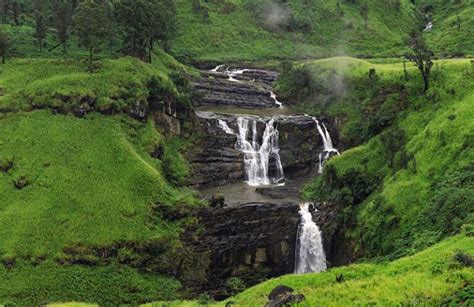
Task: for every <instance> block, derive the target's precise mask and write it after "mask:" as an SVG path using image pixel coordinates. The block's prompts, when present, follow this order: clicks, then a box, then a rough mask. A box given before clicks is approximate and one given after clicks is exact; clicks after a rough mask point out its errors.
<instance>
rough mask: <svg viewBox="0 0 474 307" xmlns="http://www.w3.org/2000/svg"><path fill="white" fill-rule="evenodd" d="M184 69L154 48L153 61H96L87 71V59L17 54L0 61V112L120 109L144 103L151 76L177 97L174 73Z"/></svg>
mask: <svg viewBox="0 0 474 307" xmlns="http://www.w3.org/2000/svg"><path fill="white" fill-rule="evenodd" d="M183 72H185V68H184V67H183V66H182V65H181V64H179V63H178V62H176V61H175V60H174V59H173V58H172V57H170V56H169V55H167V54H165V53H163V52H161V51H159V50H157V51H156V54H155V57H154V61H153V62H152V64H145V63H144V62H142V61H140V60H138V59H136V58H132V57H123V58H120V59H115V60H112V59H107V60H103V61H100V62H96V64H95V71H94V72H93V73H89V72H88V69H87V63H86V62H80V61H77V60H72V59H69V60H68V59H15V60H11V61H7V64H6V65H1V66H0V87H1V89H2V92H1V94H2V95H1V97H0V111H1V110H7V111H18V110H31V109H35V108H45V107H48V108H56V109H59V110H65V111H67V110H70V109H72V108H74V107H78V106H80V105H81V104H93V106H94V107H95V108H96V109H97V110H98V111H105V110H110V111H113V112H121V111H123V110H126V109H127V108H128V107H130V106H134V105H136V103H140V104H142V105H147V98H148V95H149V88H148V82H149V81H150V80H151V79H152V78H154V79H155V80H156V81H157V83H159V84H161V87H162V88H163V90H164V91H165V90H166V91H169V92H170V95H174V96H177V99H179V98H180V97H179V94H180V93H179V92H178V90H177V89H176V86H175V83H174V82H173V81H174V79H173V78H174V77H175V76H176V75H178V74H180V73H183Z"/></svg>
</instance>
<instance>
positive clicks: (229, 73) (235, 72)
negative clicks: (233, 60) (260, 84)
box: [210, 64, 283, 108]
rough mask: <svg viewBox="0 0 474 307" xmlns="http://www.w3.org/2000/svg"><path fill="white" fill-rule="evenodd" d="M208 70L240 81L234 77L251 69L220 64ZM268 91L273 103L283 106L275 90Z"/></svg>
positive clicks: (230, 79)
mask: <svg viewBox="0 0 474 307" xmlns="http://www.w3.org/2000/svg"><path fill="white" fill-rule="evenodd" d="M210 71H211V72H220V73H223V74H225V75H227V77H228V78H229V81H232V82H241V81H240V80H238V79H236V77H237V76H238V75H242V74H243V73H245V72H247V71H252V69H229V68H228V67H227V66H226V65H225V64H222V65H218V66H216V67H215V68H214V69H211V70H210ZM254 81H255V80H253V82H254ZM268 93H269V94H270V97H271V98H272V99H273V101H274V102H275V104H276V105H278V107H280V108H283V104H282V103H281V102H280V101H278V99H277V97H276V94H275V92H274V91H273V90H270V91H268Z"/></svg>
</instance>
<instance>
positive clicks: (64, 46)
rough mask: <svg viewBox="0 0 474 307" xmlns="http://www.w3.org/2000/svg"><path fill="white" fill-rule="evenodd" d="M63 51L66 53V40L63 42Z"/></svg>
mask: <svg viewBox="0 0 474 307" xmlns="http://www.w3.org/2000/svg"><path fill="white" fill-rule="evenodd" d="M63 52H64V53H66V52H67V50H66V41H64V42H63Z"/></svg>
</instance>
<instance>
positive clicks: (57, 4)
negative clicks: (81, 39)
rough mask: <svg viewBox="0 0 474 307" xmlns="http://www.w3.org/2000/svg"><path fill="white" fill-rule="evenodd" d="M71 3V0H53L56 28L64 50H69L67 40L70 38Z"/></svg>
mask: <svg viewBox="0 0 474 307" xmlns="http://www.w3.org/2000/svg"><path fill="white" fill-rule="evenodd" d="M71 13H72V8H71V3H70V1H69V0H53V1H52V14H53V22H54V25H55V29H56V37H57V39H58V41H59V43H60V44H61V45H62V46H63V51H64V52H66V51H67V41H68V39H69V32H68V31H69V26H70V24H71Z"/></svg>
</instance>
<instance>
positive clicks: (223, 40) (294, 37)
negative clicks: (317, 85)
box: [174, 0, 413, 61]
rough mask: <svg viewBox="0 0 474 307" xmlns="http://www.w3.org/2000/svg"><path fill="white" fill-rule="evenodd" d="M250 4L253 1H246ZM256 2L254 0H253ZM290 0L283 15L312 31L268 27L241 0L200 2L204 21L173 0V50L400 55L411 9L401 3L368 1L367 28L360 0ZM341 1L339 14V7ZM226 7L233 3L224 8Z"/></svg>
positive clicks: (262, 55)
mask: <svg viewBox="0 0 474 307" xmlns="http://www.w3.org/2000/svg"><path fill="white" fill-rule="evenodd" d="M250 2H251V1H250ZM257 2H258V1H257ZM302 2H303V1H297V0H292V1H288V4H289V6H288V8H287V9H284V10H283V12H285V14H287V13H289V12H292V14H293V15H294V16H295V19H296V20H298V21H304V22H306V23H308V24H310V27H311V31H306V32H305V33H303V32H302V31H295V32H285V31H281V30H276V31H271V30H268V27H264V26H263V25H262V22H263V20H262V19H261V18H260V19H259V18H256V17H255V16H254V15H252V13H255V10H253V11H249V10H248V9H246V8H245V6H244V3H245V1H243V0H232V1H230V0H227V1H223V2H218V3H217V2H211V1H209V2H208V3H206V4H204V6H205V7H206V8H207V9H208V11H209V19H208V21H206V20H204V19H203V17H202V16H201V15H199V14H196V13H193V12H192V6H191V2H190V1H184V0H179V1H177V7H178V16H179V23H180V28H179V35H178V38H177V41H176V44H175V48H174V53H175V54H176V55H177V56H179V57H180V58H183V59H187V60H196V59H197V60H214V61H229V60H262V59H275V58H279V59H281V58H316V57H327V56H329V55H336V54H352V55H371V56H393V55H399V54H401V53H403V49H401V48H402V45H403V44H402V41H403V37H404V35H405V32H406V31H407V29H409V28H410V25H412V24H413V7H412V5H411V4H410V2H409V1H404V0H402V1H401V6H400V9H399V10H398V11H397V10H396V9H395V8H394V7H392V6H391V5H390V4H387V3H384V2H381V1H368V5H369V19H368V28H367V29H365V26H364V21H363V19H362V17H361V16H360V5H359V4H348V3H346V2H344V1H336V0H331V1H320V0H315V1H310V2H307V4H304V3H302ZM337 2H339V3H340V6H341V10H342V12H343V15H342V16H341V15H340V13H338V11H337V6H336V4H337ZM226 7H234V9H233V10H232V9H230V10H228V12H227V13H224V12H225V11H226Z"/></svg>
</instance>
